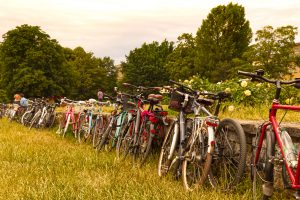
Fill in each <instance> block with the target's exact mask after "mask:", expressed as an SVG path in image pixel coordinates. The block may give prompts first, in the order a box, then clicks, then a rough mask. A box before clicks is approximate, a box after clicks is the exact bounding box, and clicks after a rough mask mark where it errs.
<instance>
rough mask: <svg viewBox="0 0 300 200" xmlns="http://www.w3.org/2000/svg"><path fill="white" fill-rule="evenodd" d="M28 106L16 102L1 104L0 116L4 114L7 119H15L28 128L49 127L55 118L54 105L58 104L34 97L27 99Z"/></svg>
mask: <svg viewBox="0 0 300 200" xmlns="http://www.w3.org/2000/svg"><path fill="white" fill-rule="evenodd" d="M28 102H29V104H28V106H26V107H24V106H21V105H20V104H18V103H13V104H7V105H6V104H2V105H1V108H0V117H2V116H6V117H7V118H8V119H9V121H17V122H19V123H21V124H23V125H24V126H28V127H29V128H33V127H34V128H50V127H52V126H53V124H54V122H55V119H56V111H55V109H56V107H57V105H58V104H55V103H48V102H47V101H46V100H45V99H41V98H36V99H33V100H28Z"/></svg>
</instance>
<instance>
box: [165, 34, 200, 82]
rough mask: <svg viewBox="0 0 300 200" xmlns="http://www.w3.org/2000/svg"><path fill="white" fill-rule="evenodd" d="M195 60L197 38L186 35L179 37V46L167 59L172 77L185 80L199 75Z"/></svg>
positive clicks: (167, 65) (167, 67)
mask: <svg viewBox="0 0 300 200" xmlns="http://www.w3.org/2000/svg"><path fill="white" fill-rule="evenodd" d="M195 58H196V49H195V38H194V37H193V35H192V34H188V33H184V34H182V35H181V36H179V37H178V41H177V46H176V48H175V49H174V51H173V52H172V53H171V54H170V55H169V56H168V59H167V63H166V69H167V70H168V72H169V74H170V77H171V78H172V79H174V80H179V79H182V80H184V79H187V78H189V77H191V76H193V75H194V74H197V71H196V70H195Z"/></svg>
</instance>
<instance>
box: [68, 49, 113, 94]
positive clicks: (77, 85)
mask: <svg viewBox="0 0 300 200" xmlns="http://www.w3.org/2000/svg"><path fill="white" fill-rule="evenodd" d="M65 55H66V58H67V64H66V65H68V66H69V68H70V69H71V72H72V74H73V77H74V81H73V82H72V85H71V88H72V90H71V94H70V97H71V98H73V99H81V100H84V99H88V98H96V94H97V91H98V89H101V90H103V91H105V92H107V91H108V92H109V91H111V90H112V88H113V87H114V86H115V84H116V74H115V70H114V62H113V60H111V59H110V58H109V57H104V58H103V59H101V58H96V57H95V56H94V55H93V53H91V52H85V50H84V49H83V48H82V47H76V48H75V49H74V50H71V49H67V48H66V49H65Z"/></svg>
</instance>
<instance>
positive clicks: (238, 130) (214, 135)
mask: <svg viewBox="0 0 300 200" xmlns="http://www.w3.org/2000/svg"><path fill="white" fill-rule="evenodd" d="M172 83H174V84H175V85H177V86H179V88H176V89H173V90H171V91H172V93H171V99H170V104H169V108H170V109H174V110H176V111H178V112H179V114H178V116H177V119H175V121H174V122H173V124H172V125H171V127H170V129H169V131H168V132H167V134H166V136H165V140H164V143H163V146H162V150H161V154H160V158H159V165H158V175H159V176H165V175H166V174H167V173H168V171H170V169H171V168H172V167H173V166H174V173H173V175H174V176H175V178H177V179H178V178H179V177H180V176H181V175H182V179H183V184H184V187H185V189H187V190H193V189H195V188H198V187H200V186H201V185H202V184H204V182H205V180H206V179H207V177H208V178H209V181H210V183H211V185H212V186H214V187H219V188H222V185H220V183H222V184H223V188H222V189H224V185H229V184H230V187H233V186H235V184H236V183H238V182H239V181H240V179H241V177H242V174H243V172H244V169H245V164H246V139H245V134H244V131H243V129H242V127H241V125H240V124H238V123H237V122H236V121H235V120H232V119H223V120H221V121H219V119H218V117H217V116H218V113H219V110H220V105H221V102H222V100H223V99H225V98H228V94H226V93H224V92H219V93H217V94H214V93H208V92H199V91H195V90H192V89H191V88H188V87H186V86H184V85H182V84H180V83H177V82H174V81H172ZM199 95H205V96H211V99H206V98H203V97H201V98H199ZM212 100H217V105H216V107H215V112H214V114H211V113H210V112H209V111H208V110H207V109H206V108H205V106H210V105H212ZM200 112H201V113H203V114H204V115H205V116H204V117H202V116H200ZM189 113H194V117H193V118H192V119H190V118H186V115H187V114H189ZM228 127H229V128H228ZM224 129H225V130H231V133H232V134H234V135H237V138H238V139H237V140H236V141H235V146H237V147H238V148H237V150H238V151H235V152H233V151H232V149H233V148H231V147H232V146H231V144H230V142H229V141H230V140H229V138H227V134H226V132H224ZM232 134H231V135H232ZM225 142H226V143H227V146H226V145H224V143H225ZM228 149H230V150H228ZM224 152H229V153H227V154H225V153H224ZM233 155H234V156H235V157H237V158H238V159H237V160H236V162H235V164H236V165H237V168H236V169H234V174H229V175H230V176H231V178H230V181H229V183H224V180H220V179H219V178H220V177H219V174H217V173H220V172H223V171H224V170H222V169H219V166H221V164H222V166H224V164H226V163H227V162H228V161H231V162H232V158H233ZM235 157H234V158H235ZM225 158H226V159H227V160H228V161H227V162H225V161H224V159H225ZM229 163H230V162H229ZM215 169H218V170H215ZM227 187H228V188H229V186H227Z"/></svg>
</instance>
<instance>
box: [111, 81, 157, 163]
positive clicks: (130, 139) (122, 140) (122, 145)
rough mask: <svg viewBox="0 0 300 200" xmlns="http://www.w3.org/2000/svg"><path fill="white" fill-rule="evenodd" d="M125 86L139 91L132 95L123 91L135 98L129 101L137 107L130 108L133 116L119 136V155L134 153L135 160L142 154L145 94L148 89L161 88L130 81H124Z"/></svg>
mask: <svg viewBox="0 0 300 200" xmlns="http://www.w3.org/2000/svg"><path fill="white" fill-rule="evenodd" d="M123 85H124V86H125V87H131V88H134V89H136V90H137V91H138V94H137V95H130V94H126V93H122V95H124V96H127V97H129V98H131V99H134V100H135V102H130V101H128V102H127V103H128V104H131V105H132V106H135V109H131V110H129V113H130V114H131V115H132V118H131V119H130V120H128V123H127V124H126V126H125V127H124V131H123V132H122V135H121V137H119V141H118V145H117V156H118V157H120V156H122V157H123V158H126V156H127V155H128V154H130V155H132V158H133V162H135V161H136V160H137V158H139V156H140V149H141V141H140V136H141V130H143V127H142V128H141V126H142V125H143V120H144V119H143V118H142V113H143V111H144V103H145V102H146V101H145V100H144V95H145V92H146V91H153V90H160V88H159V87H148V88H146V87H143V86H135V85H132V84H129V83H123Z"/></svg>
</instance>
